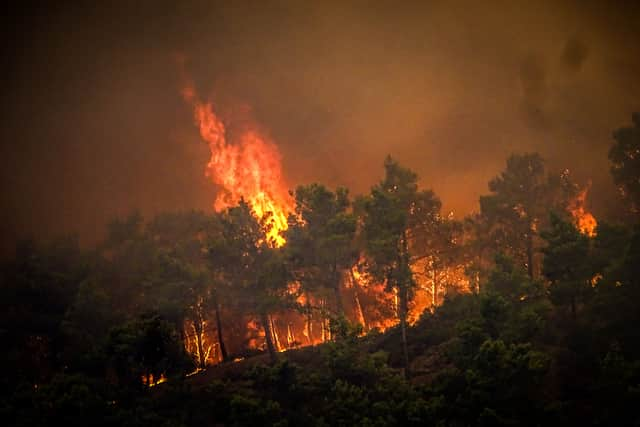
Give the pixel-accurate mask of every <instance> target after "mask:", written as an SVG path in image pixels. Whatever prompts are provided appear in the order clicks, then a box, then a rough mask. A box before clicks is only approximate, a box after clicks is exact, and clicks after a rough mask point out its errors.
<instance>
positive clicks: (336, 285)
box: [332, 266, 344, 317]
mask: <svg viewBox="0 0 640 427" xmlns="http://www.w3.org/2000/svg"><path fill="white" fill-rule="evenodd" d="M332 275H333V293H334V295H335V298H336V314H337V315H338V317H343V316H344V305H343V304H342V294H341V293H340V275H339V274H338V270H337V268H336V267H335V266H334V267H333V274H332Z"/></svg>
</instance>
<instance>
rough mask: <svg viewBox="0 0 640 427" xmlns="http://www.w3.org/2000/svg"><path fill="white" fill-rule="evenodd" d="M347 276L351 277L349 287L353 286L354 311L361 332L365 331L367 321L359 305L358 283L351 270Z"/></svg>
mask: <svg viewBox="0 0 640 427" xmlns="http://www.w3.org/2000/svg"><path fill="white" fill-rule="evenodd" d="M349 275H350V276H351V286H353V299H354V300H355V303H356V310H357V311H358V316H359V317H360V322H361V323H362V330H363V331H365V332H366V331H367V319H365V317H364V311H363V310H362V304H360V295H359V293H358V283H357V280H356V278H355V277H354V275H353V270H352V269H349Z"/></svg>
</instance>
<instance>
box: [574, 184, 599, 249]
mask: <svg viewBox="0 0 640 427" xmlns="http://www.w3.org/2000/svg"><path fill="white" fill-rule="evenodd" d="M588 192H589V187H588V186H587V187H586V188H584V189H583V190H582V191H580V192H579V193H578V195H577V196H576V197H575V198H574V199H573V200H572V201H571V202H570V203H569V206H567V210H568V211H569V213H570V214H571V216H572V217H573V222H574V224H575V226H576V227H577V228H578V230H580V232H581V233H582V234H586V235H587V236H589V237H594V236H595V235H596V227H597V225H598V222H597V221H596V218H595V217H594V216H593V215H592V214H591V212H589V211H587V209H586V208H585V204H586V200H587V194H588Z"/></svg>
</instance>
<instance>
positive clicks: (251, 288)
mask: <svg viewBox="0 0 640 427" xmlns="http://www.w3.org/2000/svg"><path fill="white" fill-rule="evenodd" d="M221 222H222V233H221V237H220V238H219V239H216V240H214V241H212V242H211V243H210V248H209V253H210V256H211V257H212V262H214V263H215V264H216V265H218V266H219V268H220V272H221V276H222V277H223V278H224V280H226V281H227V282H228V284H229V286H228V291H229V293H230V297H231V298H233V299H235V300H236V301H238V305H239V306H240V309H241V310H243V311H244V312H246V313H248V314H250V315H255V316H257V317H258V319H259V321H260V323H261V325H262V328H263V330H264V336H265V344H266V347H267V350H268V351H269V354H270V355H271V359H272V360H275V358H276V357H275V352H276V346H275V345H274V332H273V331H272V327H271V319H270V315H271V314H272V313H273V312H274V311H275V310H277V309H279V308H282V307H283V306H284V305H285V302H287V301H289V300H290V299H292V298H293V295H291V294H290V293H289V292H288V291H289V288H288V286H287V284H288V282H289V279H290V275H289V272H288V270H287V268H286V265H285V262H284V256H283V249H281V248H278V247H274V246H273V245H271V244H269V240H267V239H266V237H265V235H266V231H267V229H268V227H269V221H268V218H266V219H265V220H258V219H257V218H256V217H255V216H254V215H253V212H252V209H251V207H250V206H249V205H248V204H247V203H246V202H245V201H244V200H241V201H240V203H239V204H238V205H237V206H234V207H232V208H229V209H228V210H227V211H226V212H225V213H224V214H223V215H222V219H221Z"/></svg>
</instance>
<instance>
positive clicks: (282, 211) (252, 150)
mask: <svg viewBox="0 0 640 427" xmlns="http://www.w3.org/2000/svg"><path fill="white" fill-rule="evenodd" d="M182 97H183V98H184V100H185V101H186V102H187V103H189V104H190V105H191V106H192V107H193V112H194V118H195V122H196V124H197V125H198V127H199V130H200V136H201V137H202V139H203V140H204V141H205V142H207V144H208V145H209V150H210V151H211V157H210V159H209V163H208V164H207V167H206V172H205V175H206V176H207V177H208V178H209V179H211V181H212V182H213V183H214V184H216V185H217V186H219V187H220V191H219V192H218V194H217V196H216V199H215V201H214V204H213V207H214V209H215V210H216V211H220V210H222V209H225V208H228V207H230V206H233V205H235V204H236V203H238V201H239V200H240V199H241V198H244V200H245V201H246V202H247V203H248V204H249V206H251V208H252V210H253V212H254V214H255V215H256V217H258V218H260V219H263V220H265V221H266V222H267V225H268V228H269V231H268V232H267V238H268V240H269V241H270V242H272V243H273V244H274V245H275V246H278V247H279V246H282V245H284V243H285V239H284V238H283V237H282V236H281V232H282V231H284V230H286V229H287V215H288V213H289V212H291V211H292V210H293V209H292V200H291V197H290V196H289V194H288V192H287V187H286V186H285V184H284V179H283V177H282V167H281V163H280V161H281V156H280V152H279V151H278V147H277V146H276V145H275V144H274V143H273V142H272V141H270V140H269V139H268V138H266V137H265V136H264V135H261V134H260V133H259V132H258V131H256V130H244V131H242V132H241V133H240V135H239V136H238V137H235V138H233V140H232V141H230V140H229V132H227V128H226V126H225V124H224V123H223V122H222V120H221V119H220V118H219V117H218V116H217V115H216V114H215V112H214V110H213V106H212V104H211V103H210V102H202V101H200V100H199V99H198V97H197V94H196V91H195V89H194V88H193V86H192V85H186V86H185V87H184V88H183V89H182Z"/></svg>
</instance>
